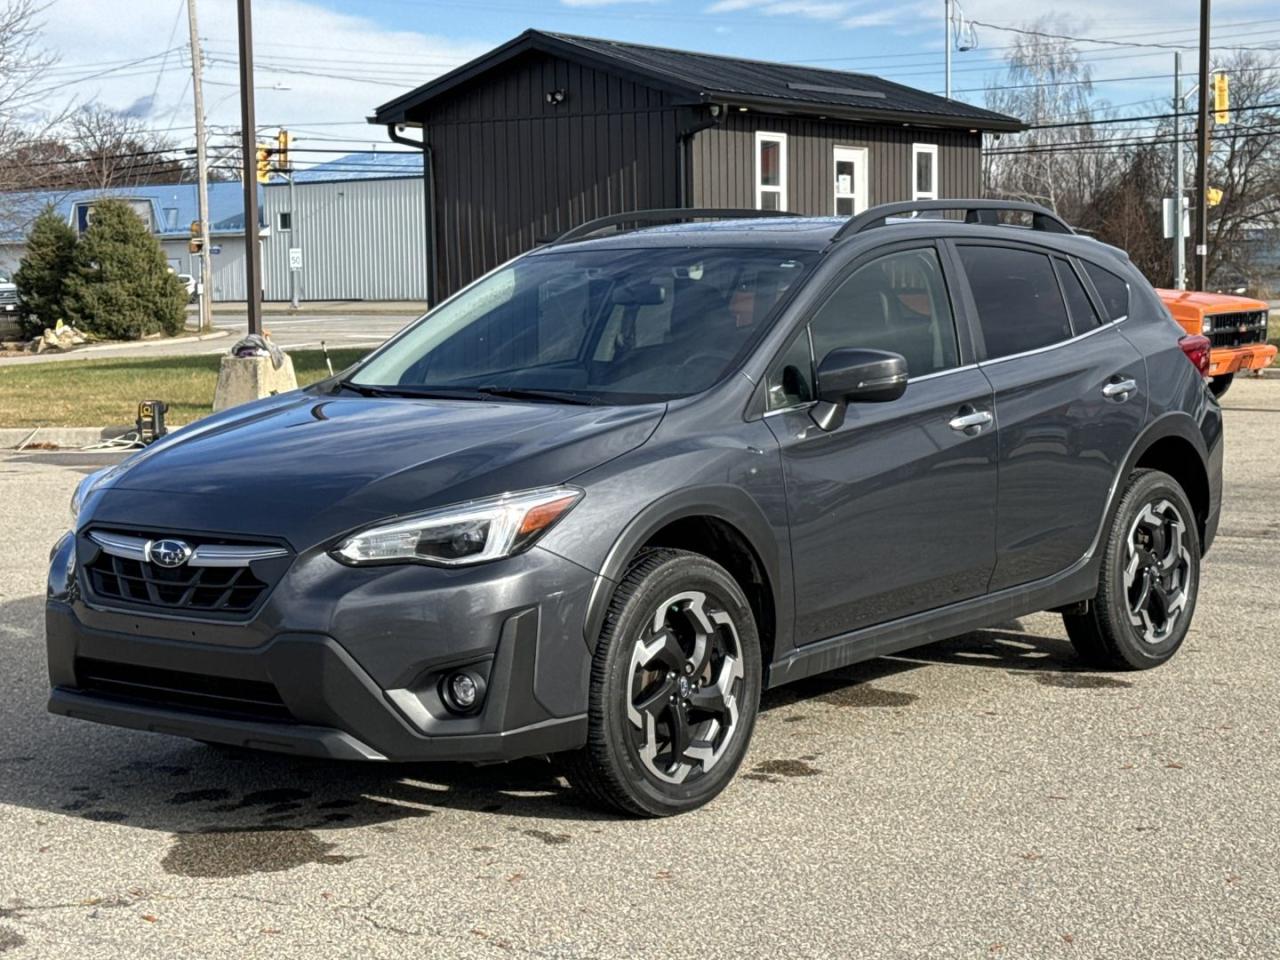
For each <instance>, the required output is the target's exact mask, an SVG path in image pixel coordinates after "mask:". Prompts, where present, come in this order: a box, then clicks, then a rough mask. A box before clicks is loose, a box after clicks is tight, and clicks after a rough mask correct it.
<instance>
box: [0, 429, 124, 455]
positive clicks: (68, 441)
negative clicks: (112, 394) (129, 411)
mask: <svg viewBox="0 0 1280 960" xmlns="http://www.w3.org/2000/svg"><path fill="white" fill-rule="evenodd" d="M132 430H133V425H132V424H128V425H126V426H120V427H34V428H32V427H0V450H16V449H17V448H18V447H19V446H24V445H25V448H26V449H28V450H30V449H37V450H40V449H48V447H47V446H45V445H46V444H49V445H52V446H55V447H57V448H58V449H59V450H79V449H80V448H81V447H87V446H89V445H90V444H92V443H101V442H102V441H103V440H114V439H115V438H116V437H122V436H124V435H125V434H126V433H129V432H130V431H132ZM33 444H34V445H35V446H34V447H33Z"/></svg>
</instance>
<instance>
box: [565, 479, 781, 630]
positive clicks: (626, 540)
mask: <svg viewBox="0 0 1280 960" xmlns="http://www.w3.org/2000/svg"><path fill="white" fill-rule="evenodd" d="M686 517H713V518H715V519H717V520H721V521H723V522H725V523H727V524H729V525H730V526H731V527H733V528H734V529H735V530H737V531H738V533H740V534H741V535H742V536H743V538H744V539H745V540H746V541H747V542H748V543H749V544H750V545H751V548H752V549H753V550H754V551H755V554H756V557H757V559H758V560H759V561H760V564H761V566H762V567H763V568H764V572H765V576H766V577H767V578H768V585H769V588H770V591H771V593H772V596H773V608H774V611H775V615H776V631H777V633H776V639H775V644H776V647H775V649H790V646H791V629H790V624H791V623H792V620H793V616H792V615H793V602H794V601H793V592H792V589H791V564H790V556H789V554H788V552H787V551H786V549H785V547H786V543H787V541H786V540H785V539H784V540H783V541H782V542H781V544H780V543H779V539H778V531H777V530H776V529H775V528H774V525H773V524H771V523H770V521H769V518H768V517H767V516H766V515H765V512H764V511H763V510H762V509H761V508H760V505H759V504H758V503H756V501H754V500H753V499H752V498H751V497H750V496H749V495H748V494H747V493H746V492H745V491H744V490H742V489H741V488H740V487H734V486H729V485H726V484H720V485H715V486H705V487H699V488H695V489H686V490H678V491H675V492H673V493H670V494H668V495H666V496H664V497H662V498H660V499H659V500H656V501H654V502H653V503H650V504H649V505H648V506H646V507H645V508H644V509H642V510H641V511H640V512H639V513H638V514H637V515H636V516H635V517H634V518H633V519H632V520H631V522H630V523H629V524H627V526H626V527H625V528H624V529H623V531H622V533H621V534H620V535H619V536H618V537H617V539H616V540H614V542H613V545H612V546H611V547H610V548H609V552H608V553H607V554H606V555H605V559H604V564H603V565H602V566H601V568H600V571H599V573H598V574H597V575H596V579H595V583H594V584H593V585H592V589H591V596H590V598H589V600H588V604H587V618H586V622H585V623H584V624H583V639H584V640H586V642H587V646H588V648H594V647H595V642H596V638H597V637H599V636H600V630H601V628H602V627H603V626H604V618H605V614H606V613H607V611H608V609H609V601H610V599H611V598H612V596H613V591H614V589H616V587H617V585H618V583H619V582H620V581H621V580H622V578H623V577H624V576H625V575H626V572H627V567H628V565H629V564H630V562H631V560H632V558H633V557H635V555H636V553H637V551H639V549H640V548H641V547H642V546H643V545H644V544H645V543H647V542H648V541H649V540H650V539H651V538H652V537H653V535H654V534H655V533H657V532H658V531H659V530H661V529H662V528H663V527H665V526H667V525H668V524H670V523H674V522H675V521H677V520H683V519H685V518H686ZM784 536H785V533H784ZM784 634H785V637H784ZM784 640H785V646H784V644H783V643H782V642H779V641H784Z"/></svg>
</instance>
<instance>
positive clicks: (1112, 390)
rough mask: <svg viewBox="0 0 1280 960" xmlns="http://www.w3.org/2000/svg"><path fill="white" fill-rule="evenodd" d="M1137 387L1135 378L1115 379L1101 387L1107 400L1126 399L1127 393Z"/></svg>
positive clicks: (1127, 397)
mask: <svg viewBox="0 0 1280 960" xmlns="http://www.w3.org/2000/svg"><path fill="white" fill-rule="evenodd" d="M1137 389H1138V381H1137V380H1116V381H1114V382H1113V383H1108V384H1107V385H1106V386H1105V387H1103V388H1102V395H1103V396H1104V397H1106V398H1107V399H1108V400H1113V399H1120V400H1128V399H1129V394H1131V393H1133V391H1135V390H1137Z"/></svg>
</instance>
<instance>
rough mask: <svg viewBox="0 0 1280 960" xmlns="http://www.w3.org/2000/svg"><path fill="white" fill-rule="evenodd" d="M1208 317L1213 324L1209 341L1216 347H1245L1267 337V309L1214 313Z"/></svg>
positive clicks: (1260, 341)
mask: <svg viewBox="0 0 1280 960" xmlns="http://www.w3.org/2000/svg"><path fill="white" fill-rule="evenodd" d="M1207 319H1208V320H1209V322H1210V323H1211V324H1212V327H1211V328H1210V333H1209V341H1210V343H1211V344H1212V345H1213V346H1215V347H1243V346H1247V345H1249V344H1251V343H1262V342H1263V341H1264V340H1266V339H1267V312H1266V311H1265V310H1248V311H1244V310H1242V311H1238V312H1235V313H1214V314H1210V315H1209V316H1208V317H1207Z"/></svg>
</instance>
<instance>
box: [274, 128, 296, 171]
mask: <svg viewBox="0 0 1280 960" xmlns="http://www.w3.org/2000/svg"><path fill="white" fill-rule="evenodd" d="M292 141H293V137H291V136H290V135H289V131H288V130H281V131H280V132H279V133H277V134H276V170H278V171H279V172H280V173H288V172H289V144H290V143H291V142H292Z"/></svg>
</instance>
